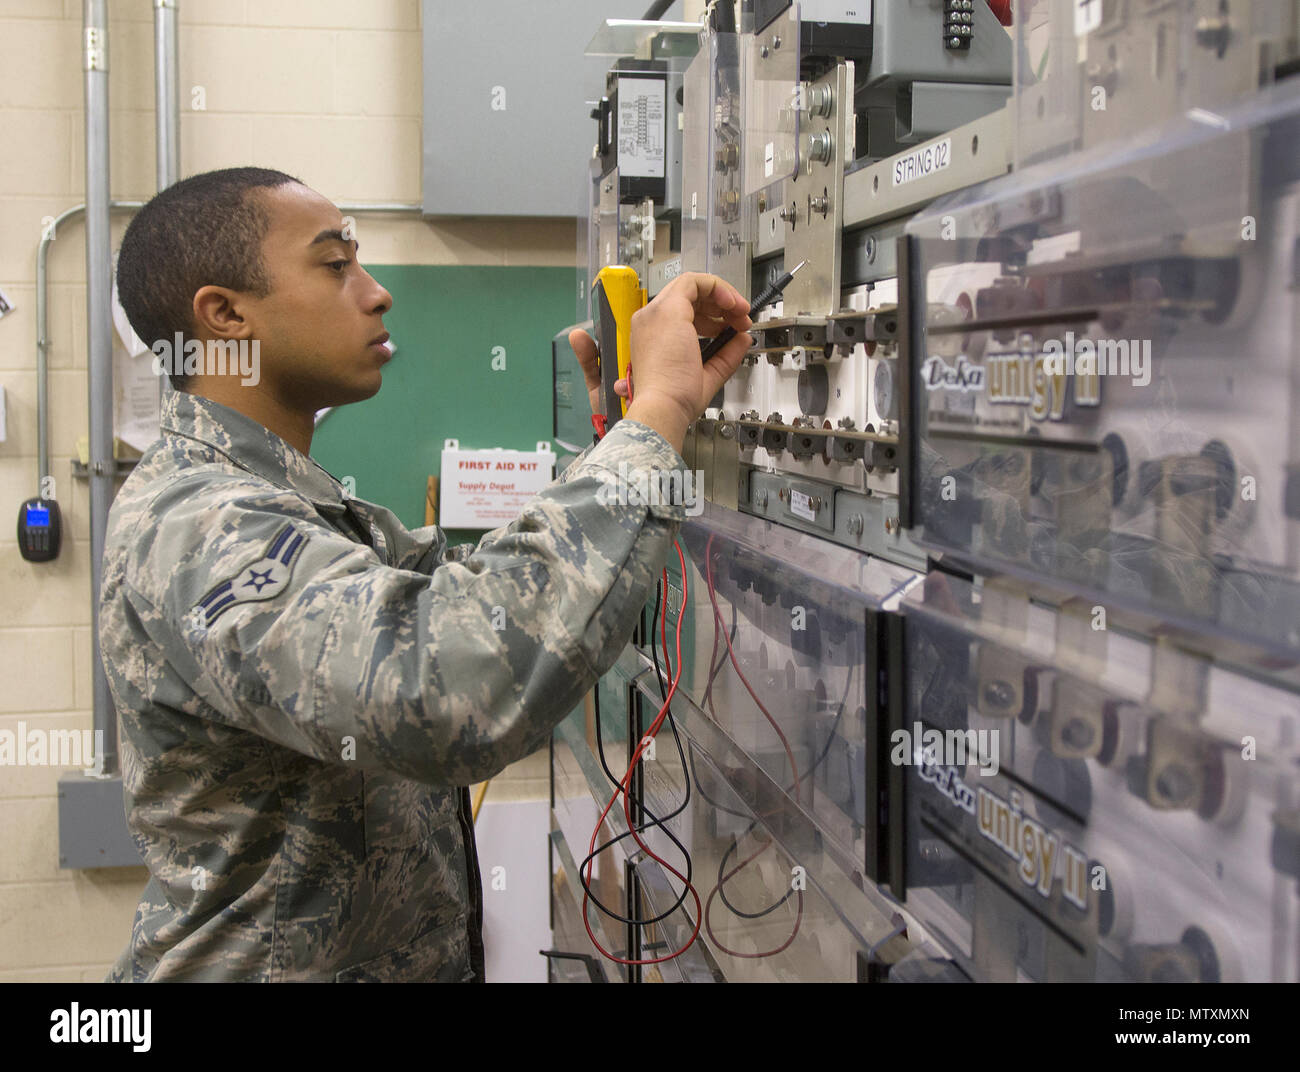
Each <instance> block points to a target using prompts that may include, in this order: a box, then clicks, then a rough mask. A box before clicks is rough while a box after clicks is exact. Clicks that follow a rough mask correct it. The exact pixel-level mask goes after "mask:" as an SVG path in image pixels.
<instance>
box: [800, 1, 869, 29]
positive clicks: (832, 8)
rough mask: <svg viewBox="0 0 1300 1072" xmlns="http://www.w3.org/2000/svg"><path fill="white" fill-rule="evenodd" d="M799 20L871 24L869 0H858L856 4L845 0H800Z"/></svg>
mask: <svg viewBox="0 0 1300 1072" xmlns="http://www.w3.org/2000/svg"><path fill="white" fill-rule="evenodd" d="M799 19H800V21H801V22H821V23H827V22H851V23H858V24H859V25H865V26H870V25H871V2H870V0H858V3H856V4H850V3H846V2H845V0H801V2H800V4H799Z"/></svg>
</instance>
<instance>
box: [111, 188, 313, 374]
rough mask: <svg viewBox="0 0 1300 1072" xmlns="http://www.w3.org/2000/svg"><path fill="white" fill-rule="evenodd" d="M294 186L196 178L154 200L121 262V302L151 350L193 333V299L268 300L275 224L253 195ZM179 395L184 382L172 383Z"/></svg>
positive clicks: (128, 237)
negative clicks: (267, 252) (209, 291)
mask: <svg viewBox="0 0 1300 1072" xmlns="http://www.w3.org/2000/svg"><path fill="white" fill-rule="evenodd" d="M290 182H297V183H301V180H299V179H295V178H294V177H293V176H292V175H286V174H285V173H284V172H283V171H274V170H272V169H270V168H258V167H237V168H223V169H221V170H220V171H205V172H203V173H202V174H199V175H191V176H190V177H189V178H188V179H182V180H181V181H180V182H178V183H176V184H175V185H173V186H169V187H167V189H165V190H163V191H162V192H160V193H159V194H157V195H156V196H155V197H154V198H153V199H152V200H151V201H149V203H148V204H146V205H145V206H144V208H142V209H141V210H140V211H139V213H137V214H136V217H135V218H134V219H133V220H132V221H131V223H130V226H128V227H127V229H126V234H125V236H124V237H123V238H122V249H121V251H120V252H119V253H118V256H117V294H118V300H119V301H121V303H122V309H123V311H124V312H125V313H126V317H127V319H128V320H129V321H131V327H132V328H134V329H135V333H136V334H137V335H138V336H140V340H141V341H142V342H143V343H144V344H145V345H146V346H149V347H152V346H153V344H154V343H155V342H156V341H158V340H160V339H166V340H167V341H168V342H169V343H170V342H171V340H172V339H173V337H174V336H175V334H176V332H178V331H179V332H181V333H183V334H185V335H193V333H194V294H195V292H196V291H197V290H199V288H200V287H206V286H218V287H229V288H230V289H231V290H243V291H248V292H250V293H252V294H255V295H257V296H258V297H259V298H261V297H265V296H266V295H267V294H269V293H270V291H271V281H270V279H269V278H268V277H267V273H266V266H265V264H264V263H263V261H262V240H263V239H264V238H265V237H266V232H267V229H268V227H269V226H270V217H269V216H268V215H267V213H266V210H265V208H264V207H263V206H262V204H261V203H260V201H259V199H258V198H256V197H250V196H249V193H250V192H251V191H253V190H257V189H261V188H265V187H275V186H283V185H285V184H286V183H290ZM171 381H172V386H173V387H175V388H177V389H179V388H180V387H181V386H182V385H183V383H184V382H185V377H184V376H182V375H173V376H172V377H171Z"/></svg>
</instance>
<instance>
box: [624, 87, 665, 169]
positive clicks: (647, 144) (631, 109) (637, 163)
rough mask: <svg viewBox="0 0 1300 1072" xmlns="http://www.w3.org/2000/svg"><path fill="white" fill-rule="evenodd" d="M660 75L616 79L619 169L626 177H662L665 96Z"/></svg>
mask: <svg viewBox="0 0 1300 1072" xmlns="http://www.w3.org/2000/svg"><path fill="white" fill-rule="evenodd" d="M667 88H668V87H667V84H666V83H665V82H664V81H663V80H662V79H659V78H620V79H619V80H618V172H619V174H620V175H622V176H624V177H627V176H629V175H631V176H635V177H638V178H655V179H659V178H663V174H664V115H665V110H664V109H665V103H664V97H665V94H666V93H667Z"/></svg>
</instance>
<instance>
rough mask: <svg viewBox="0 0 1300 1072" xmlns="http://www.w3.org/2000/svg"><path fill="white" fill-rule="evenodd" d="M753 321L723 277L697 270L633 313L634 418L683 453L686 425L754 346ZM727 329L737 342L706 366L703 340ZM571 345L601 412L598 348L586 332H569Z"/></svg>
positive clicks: (623, 388) (622, 383)
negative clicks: (748, 330)
mask: <svg viewBox="0 0 1300 1072" xmlns="http://www.w3.org/2000/svg"><path fill="white" fill-rule="evenodd" d="M750 324H751V321H750V319H749V303H748V302H746V301H745V299H744V298H743V297H741V295H740V292H739V291H738V290H736V288H735V287H733V286H731V284H729V283H727V282H726V281H725V280H722V279H719V278H718V277H717V276H713V275H704V274H702V273H698V272H688V273H686V274H685V275H680V276H678V277H677V278H676V279H674V280H673V281H672V282H671V283H669V284H668V285H667V286H666V287H664V289H663V290H662V291H660V292H659V294H658V295H657V296H656V297H655V299H654V301H652V302H651V303H650V304H649V305H647V306H646V307H645V308H644V309H640V310H638V311H637V312H636V313H634V314H633V315H632V339H631V350H632V380H633V382H634V383H635V385H636V387H635V395H634V397H633V399H632V404H631V406H629V407H628V411H627V415H628V417H630V418H631V419H632V420H636V421H640V422H641V423H642V424H647V425H649V426H650V427H651V428H654V429H655V431H657V432H659V434H660V435H662V436H663V437H664V438H665V439H667V440H668V441H669V442H670V443H672V445H673V446H674V447H675V448H676V449H677V450H679V451H680V450H681V449H682V443H683V440H684V439H685V437H686V426H687V425H689V424H690V423H691V422H692V421H693V420H695V419H696V418H697V417H698V416H699V415H700V414H701V413H703V412H704V411H705V409H707V408H708V405H709V401H710V400H711V399H712V398H713V396H714V395H716V394H717V393H718V389H719V388H720V387H721V386H722V385H723V384H724V383H726V382H727V380H728V379H730V378H731V376H732V374H733V373H734V372H735V371H736V369H738V368H739V367H740V362H741V360H742V359H743V358H744V356H745V353H746V351H747V350H748V349H749V348H750V347H751V346H752V345H753V344H754V340H753V339H752V338H751V337H750V336H749V335H748V334H747V333H746V331H745V329H746V328H748V327H749V326H750ZM726 327H732V328H735V329H736V332H737V335H736V337H735V338H734V339H732V340H731V341H730V342H729V343H727V345H726V346H724V347H723V348H722V349H721V350H720V351H719V352H718V353H716V354H714V355H713V357H711V358H710V359H709V360H708V361H707V362H704V361H702V360H701V358H700V343H699V339H700V337H701V336H703V337H706V338H712V337H713V336H715V335H717V334H718V333H719V332H720V331H722V330H723V329H724V328H726ZM569 344H570V345H571V346H572V347H573V351H574V353H575V354H576V355H577V356H578V362H579V363H580V364H581V365H582V371H583V375H584V376H585V378H586V381H587V391H588V394H589V395H590V397H591V404H592V412H596V411H598V410H599V408H600V405H601V389H600V373H599V371H598V369H597V365H596V344H595V342H594V341H592V339H591V337H590V336H589V335H587V333H586V332H584V331H581V330H575V331H573V332H572V333H570V335H569ZM615 390H616V391H617V392H618V394H619V395H620V396H622V397H624V398H626V397H627V381H626V380H619V381H618V384H617V385H616V386H615Z"/></svg>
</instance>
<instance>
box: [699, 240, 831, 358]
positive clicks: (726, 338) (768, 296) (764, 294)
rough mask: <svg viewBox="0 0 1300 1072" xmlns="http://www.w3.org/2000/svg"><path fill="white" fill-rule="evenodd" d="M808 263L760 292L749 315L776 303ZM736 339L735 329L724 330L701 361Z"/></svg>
mask: <svg viewBox="0 0 1300 1072" xmlns="http://www.w3.org/2000/svg"><path fill="white" fill-rule="evenodd" d="M807 263H808V262H807V261H806V260H802V261H800V262H799V263H798V264H796V265H795V266H794V267H793V268H791V269H790V270H789V271H788V272H786V273H785V275H783V276H781V277H780V278H779V279H777V280H774V281H773V282H771V283H769V284H768V285H767V286H766V287H764V288H763V289H762V290H760V291H759V292H758V294H757V295H755V297H754V300H753V301H752V302H751V303H750V305H749V315H750V316H751V317H752V316H753V315H754V314H755V313H757V312H759V311H760V310H762V309H766V308H767V307H768V306H769V305H771V304H772V303H773V302H774V301H776V299H777V298H779V297H780V296H781V291H783V290H785V288H786V287H787V286H788V285H789V283H790V280H792V279H793V278H794V273H795V272H797V271H798V270H799V269H800V268H802V267H803V266H804V265H805V264H807ZM735 337H736V329H735V328H730V327H729V328H724V329H723V330H722V331H721V332H719V333H718V334H717V336H715V337H714V339H713V341H712V342H711V343H709V345H708V346H706V347H705V348H704V350H703V351H702V353H701V354H700V359H701V360H703V361H707V360H708V359H709V358H711V357H712V356H713V355H714V354H716V353H717V352H718V351H719V350H721V349H722V348H723V347H724V346H726V345H727V343H729V342H731V340H732V339H734V338H735Z"/></svg>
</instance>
